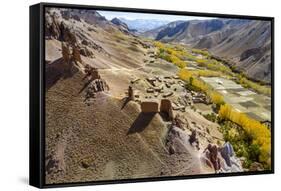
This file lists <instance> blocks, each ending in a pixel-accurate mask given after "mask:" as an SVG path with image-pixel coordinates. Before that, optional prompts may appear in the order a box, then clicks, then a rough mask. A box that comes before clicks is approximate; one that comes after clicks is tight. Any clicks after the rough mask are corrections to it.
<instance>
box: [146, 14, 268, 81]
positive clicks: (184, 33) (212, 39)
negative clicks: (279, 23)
mask: <svg viewBox="0 0 281 191" xmlns="http://www.w3.org/2000/svg"><path fill="white" fill-rule="evenodd" d="M142 35H143V36H145V37H149V38H153V39H156V40H160V41H163V42H177V43H184V44H187V45H191V46H192V47H194V48H199V49H204V48H206V49H208V50H209V51H210V52H211V53H213V54H214V55H216V56H219V57H222V58H224V59H226V60H230V63H231V64H232V65H234V66H235V67H237V69H238V70H240V71H242V72H244V73H245V74H246V75H247V76H248V77H250V78H252V79H254V80H258V81H262V82H266V83H270V82H271V57H270V55H271V48H270V46H271V28H270V22H268V21H254V20H239V19H213V20H201V21H200V20H193V21H175V22H172V23H169V24H167V25H165V26H161V27H159V28H156V29H153V30H150V31H147V32H145V33H143V34H142Z"/></svg>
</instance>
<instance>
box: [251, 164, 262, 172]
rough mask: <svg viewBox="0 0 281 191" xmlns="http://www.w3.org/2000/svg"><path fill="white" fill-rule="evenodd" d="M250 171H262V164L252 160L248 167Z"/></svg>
mask: <svg viewBox="0 0 281 191" xmlns="http://www.w3.org/2000/svg"><path fill="white" fill-rule="evenodd" d="M249 170H250V171H263V170H264V168H263V165H262V164H261V163H258V162H253V163H252V164H251V166H250V168H249Z"/></svg>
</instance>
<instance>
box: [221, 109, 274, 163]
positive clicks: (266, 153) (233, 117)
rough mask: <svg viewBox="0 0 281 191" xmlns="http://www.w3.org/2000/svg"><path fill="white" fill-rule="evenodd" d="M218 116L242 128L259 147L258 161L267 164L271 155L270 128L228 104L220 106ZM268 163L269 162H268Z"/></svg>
mask: <svg viewBox="0 0 281 191" xmlns="http://www.w3.org/2000/svg"><path fill="white" fill-rule="evenodd" d="M219 117H220V119H221V120H230V121H232V122H234V123H236V124H238V125H239V126H241V127H242V128H243V130H244V131H245V132H246V134H247V136H248V139H249V140H252V142H251V144H253V145H258V147H259V156H258V159H259V162H262V163H266V164H268V163H269V161H270V157H271V133H270V130H269V129H268V128H267V127H266V126H265V125H263V124H261V123H260V122H258V121H256V120H254V119H252V118H250V117H248V116H247V115H246V114H244V113H240V112H238V111H236V110H235V109H233V108H232V106H230V105H228V104H224V105H222V106H221V107H220V110H219ZM268 165H270V164H268Z"/></svg>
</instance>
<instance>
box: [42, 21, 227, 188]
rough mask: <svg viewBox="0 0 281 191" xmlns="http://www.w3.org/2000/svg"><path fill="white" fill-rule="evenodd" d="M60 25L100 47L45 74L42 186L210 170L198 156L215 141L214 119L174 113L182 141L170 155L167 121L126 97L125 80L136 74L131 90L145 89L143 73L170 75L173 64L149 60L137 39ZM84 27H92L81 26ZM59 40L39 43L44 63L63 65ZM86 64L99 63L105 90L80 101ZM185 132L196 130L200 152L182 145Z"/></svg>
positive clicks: (109, 30)
mask: <svg viewBox="0 0 281 191" xmlns="http://www.w3.org/2000/svg"><path fill="white" fill-rule="evenodd" d="M66 23H68V24H69V25H70V26H72V27H74V28H75V30H76V32H77V33H79V32H80V33H83V34H84V35H85V38H87V40H89V41H93V42H95V43H96V44H99V45H100V46H102V48H103V51H98V50H95V49H93V48H90V49H91V51H92V52H93V53H94V58H89V57H84V56H82V61H83V63H82V64H81V65H79V66H78V68H79V71H78V72H76V73H75V74H74V75H73V76H63V75H61V76H58V75H54V74H53V73H52V74H49V75H48V76H46V77H47V78H56V80H57V81H54V82H53V81H52V80H51V81H52V83H50V85H49V86H48V88H47V91H46V153H45V154H46V183H47V184H52V183H65V182H85V181H96V180H112V179H132V178H142V177H158V176H177V175H190V174H201V173H209V172H210V171H209V170H208V169H207V170H206V169H205V168H203V167H202V166H201V164H200V159H199V155H200V152H201V151H202V149H203V148H204V147H205V146H206V145H207V144H208V143H209V142H213V143H216V142H217V140H221V139H222V135H221V134H220V133H219V132H218V130H217V124H214V123H212V122H209V121H208V120H206V119H205V118H204V117H202V116H201V115H200V114H198V113H197V112H194V111H193V110H191V109H187V110H186V112H184V113H180V114H181V115H182V117H181V118H182V119H183V120H184V121H185V123H186V124H187V125H186V127H184V130H180V134H181V137H182V139H181V138H179V139H178V138H177V139H175V140H174V146H175V149H176V152H175V153H173V154H171V153H169V150H168V149H167V146H166V144H167V139H168V137H167V136H168V135H169V134H168V132H169V124H170V122H167V121H164V120H163V119H162V117H161V116H160V115H159V114H144V113H141V112H140V106H139V103H137V102H134V101H130V102H128V103H127V102H126V91H127V89H128V86H129V85H130V81H131V80H133V79H136V78H141V79H142V80H140V81H139V82H138V84H137V85H134V87H135V88H138V89H137V90H138V91H140V93H144V92H145V91H146V88H147V87H148V86H149V84H148V82H147V81H146V80H145V79H146V78H147V77H151V76H154V75H163V76H165V75H174V74H176V72H177V68H176V67H175V66H174V65H173V64H171V63H168V62H165V61H163V60H159V59H156V60H155V59H154V58H152V57H150V55H149V54H148V52H149V51H154V48H153V47H152V48H149V49H146V48H143V47H142V46H141V45H140V44H138V43H137V44H135V43H133V42H134V41H135V40H136V39H137V37H133V36H129V35H124V34H123V35H122V34H120V32H118V31H116V29H114V28H112V27H104V28H103V27H100V26H95V25H91V26H90V25H89V24H87V23H85V22H81V23H80V22H75V23H71V22H70V21H66ZM89 26H90V27H92V28H94V29H95V31H91V32H90V31H88V30H87V28H88V27H89ZM60 45H61V44H60V42H59V41H57V40H54V39H52V40H46V55H47V57H46V60H47V61H50V63H49V65H50V66H52V67H53V68H55V69H56V70H61V68H62V66H63V65H62V64H63V63H61V59H59V58H61V50H60ZM132 47H133V48H132ZM144 60H148V61H147V62H145V61H144ZM150 61H152V62H150ZM86 64H89V65H91V66H93V67H96V68H98V69H99V74H100V75H101V77H102V79H104V80H105V81H106V83H107V84H108V86H109V88H110V90H109V91H106V92H100V93H98V94H97V95H96V98H94V99H91V100H90V102H89V105H88V104H86V103H85V90H86V88H85V84H86V83H87V81H86V80H83V78H84V75H85V74H84V73H83V67H84V66H85V65H86ZM158 66H159V67H158ZM58 77H59V78H58ZM180 93H181V92H180V91H178V92H176V93H175V96H174V97H172V98H171V99H175V100H176V98H177V96H179V95H180ZM175 113H177V112H175ZM207 128H208V129H209V131H210V134H208V133H206V129H207ZM191 129H196V130H198V136H199V139H200V148H201V150H200V151H197V150H196V148H194V147H193V146H190V145H189V143H187V142H186V140H187V139H188V137H189V134H190V132H191ZM50 161H51V162H50ZM53 163H54V164H53Z"/></svg>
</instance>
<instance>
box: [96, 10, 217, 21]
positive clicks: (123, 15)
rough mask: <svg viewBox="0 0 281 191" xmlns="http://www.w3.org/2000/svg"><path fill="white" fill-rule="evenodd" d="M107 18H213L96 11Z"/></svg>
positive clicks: (168, 19) (170, 19) (169, 19)
mask: <svg viewBox="0 0 281 191" xmlns="http://www.w3.org/2000/svg"><path fill="white" fill-rule="evenodd" d="M98 12H99V13H100V14H101V15H102V16H104V17H105V18H106V19H107V20H111V19H113V18H115V17H117V18H125V19H128V20H135V19H149V20H151V19H153V20H163V21H178V20H206V19H213V18H212V17H193V16H179V15H166V14H151V13H130V12H119V11H98Z"/></svg>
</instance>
